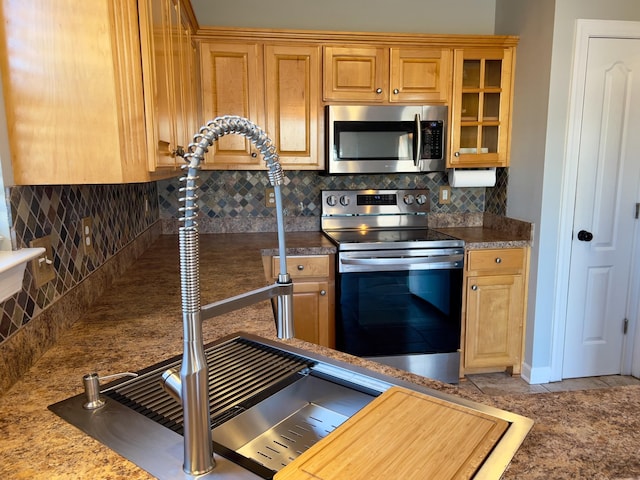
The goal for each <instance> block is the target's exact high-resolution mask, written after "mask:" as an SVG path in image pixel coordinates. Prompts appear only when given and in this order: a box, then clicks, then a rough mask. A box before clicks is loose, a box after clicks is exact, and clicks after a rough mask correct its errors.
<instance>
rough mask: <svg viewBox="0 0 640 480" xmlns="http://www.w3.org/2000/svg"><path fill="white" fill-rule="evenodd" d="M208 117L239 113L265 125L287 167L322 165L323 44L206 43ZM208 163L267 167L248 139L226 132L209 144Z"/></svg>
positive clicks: (204, 93)
mask: <svg viewBox="0 0 640 480" xmlns="http://www.w3.org/2000/svg"><path fill="white" fill-rule="evenodd" d="M200 61H201V71H202V111H203V114H204V116H205V119H206V120H207V121H208V120H211V119H213V118H215V117H217V116H221V115H239V116H241V117H245V118H248V119H249V120H251V121H253V122H254V123H256V124H257V125H258V126H260V127H261V128H263V129H264V130H265V131H266V132H267V134H268V135H269V137H270V138H271V139H272V141H273V142H274V144H275V146H276V148H277V150H278V154H279V156H280V163H281V165H282V167H283V168H285V169H286V168H295V169H298V170H303V169H307V170H311V169H321V168H323V166H324V156H323V153H322V138H323V132H322V128H323V124H322V109H321V105H320V87H319V85H320V47H318V46H313V45H279V44H268V43H253V42H249V43H235V42H233V43H225V42H219V41H215V39H211V38H207V39H206V40H205V41H202V42H201V44H200ZM203 168H205V169H207V168H209V169H238V170H256V169H264V168H265V166H264V161H263V159H262V157H261V155H260V154H259V152H258V151H257V149H256V148H255V146H254V145H252V144H251V143H250V142H249V141H248V140H247V139H245V138H244V137H240V136H237V135H231V136H226V137H222V138H221V139H220V140H219V141H218V142H216V144H215V145H214V146H213V147H212V148H210V149H209V153H208V154H207V157H206V159H205V162H204V164H203Z"/></svg>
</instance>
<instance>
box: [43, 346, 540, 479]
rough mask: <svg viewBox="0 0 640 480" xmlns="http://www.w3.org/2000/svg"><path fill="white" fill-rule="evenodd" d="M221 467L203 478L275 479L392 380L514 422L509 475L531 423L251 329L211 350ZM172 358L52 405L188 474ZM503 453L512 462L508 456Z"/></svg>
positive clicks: (129, 453)
mask: <svg viewBox="0 0 640 480" xmlns="http://www.w3.org/2000/svg"><path fill="white" fill-rule="evenodd" d="M206 356H207V360H208V362H209V372H210V373H209V379H210V385H209V396H210V411H211V418H212V425H211V428H212V432H213V442H214V452H215V458H216V468H215V469H214V471H213V472H212V473H210V474H208V475H204V476H201V477H198V478H209V477H211V478H217V479H226V478H229V479H231V478H233V479H245V478H246V479H259V478H272V477H273V475H275V473H277V472H278V471H279V470H280V469H281V468H283V467H284V466H286V465H287V464H288V463H290V462H291V461H293V460H295V459H296V458H297V457H298V456H299V455H300V454H302V453H303V452H304V451H306V450H307V449H308V448H310V447H312V446H313V445H314V444H315V443H316V442H318V441H319V440H320V439H322V438H324V437H325V436H327V435H329V434H330V433H331V432H332V431H333V430H334V429H336V428H337V427H338V426H340V425H341V424H342V423H343V422H345V421H346V420H347V419H349V418H350V417H351V416H353V415H354V414H355V413H356V412H358V411H360V410H361V409H362V408H364V407H365V406H366V405H368V404H369V403H370V402H372V401H373V400H374V399H375V398H376V397H377V396H379V395H380V394H382V393H383V392H385V391H386V390H388V389H389V388H391V387H392V386H394V385H395V386H402V387H405V388H409V389H412V390H415V391H420V392H422V393H428V394H430V395H433V396H434V397H438V398H441V399H446V400H447V401H451V402H453V403H457V404H460V405H463V404H464V405H465V406H467V407H471V408H476V409H478V410H479V411H480V410H482V411H483V412H484V413H489V414H491V415H494V416H496V417H500V418H503V419H505V420H507V421H508V422H509V424H510V427H509V428H508V430H507V431H506V433H505V434H504V435H503V438H502V439H501V441H500V443H498V444H497V445H496V447H495V448H494V450H493V452H492V453H491V455H489V457H487V459H486V460H485V463H488V464H489V466H490V467H491V470H492V471H495V468H496V466H497V467H498V470H500V471H503V470H504V468H506V466H507V465H508V462H509V461H510V459H511V457H512V456H513V454H514V453H515V451H516V450H517V448H518V447H519V445H520V443H521V442H522V440H523V439H524V437H525V436H526V434H527V432H528V431H529V429H530V428H531V424H532V422H531V421H530V420H528V419H526V418H524V417H520V416H518V415H514V414H511V413H509V412H504V411H502V410H497V409H494V408H491V407H486V406H482V405H478V404H475V403H473V402H468V401H465V400H462V399H458V398H455V397H451V396H447V395H445V394H442V393H441V392H436V391H432V390H428V389H424V388H421V387H418V386H417V385H413V384H409V383H407V382H403V381H400V380H397V379H394V378H391V377H387V376H384V375H380V374H377V373H375V372H371V371H368V370H365V369H361V368H358V367H354V366H351V365H348V364H345V363H342V362H338V361H335V360H332V359H329V358H326V357H322V356H319V355H311V354H309V353H308V352H305V351H302V350H298V349H295V348H292V347H288V346H287V347H286V349H285V348H283V345H282V344H279V343H276V342H270V341H268V340H265V339H262V338H260V337H256V336H253V335H248V334H238V335H232V336H230V337H226V338H224V339H221V340H219V341H217V342H214V343H213V344H211V345H208V346H207V348H206ZM180 361H181V358H180V357H175V358H172V359H169V360H167V361H165V362H161V363H159V364H157V365H154V366H152V367H149V368H146V369H144V370H142V371H141V372H139V376H138V377H137V378H135V379H121V380H117V381H115V382H112V383H110V384H107V385H104V386H103V387H101V397H102V399H103V400H105V404H104V406H103V407H101V408H98V409H95V410H87V409H85V408H83V404H84V403H85V401H86V399H85V396H84V395H77V396H75V397H71V398H69V399H66V400H64V401H62V402H58V403H56V404H53V405H50V406H49V409H50V410H51V411H53V412H54V413H56V414H57V415H59V416H60V417H62V418H63V419H65V420H66V421H68V422H69V423H71V424H73V425H75V426H76V427H78V428H79V429H81V430H82V431H84V432H85V433H87V434H88V435H90V436H92V437H93V438H95V439H97V440H98V441H100V442H101V443H103V444H105V445H106V446H108V447H109V448H111V449H112V450H114V451H116V452H118V453H119V454H121V455H122V456H124V457H125V458H127V459H129V460H130V461H132V462H133V463H135V464H136V465H138V466H139V467H141V468H142V469H144V470H146V471H147V472H149V473H150V474H152V475H153V476H155V477H157V478H160V479H173V478H179V479H184V478H191V477H189V476H188V475H187V474H185V473H184V472H183V470H182V460H183V439H182V436H181V435H182V408H181V406H180V405H179V404H178V403H177V402H176V401H175V400H174V399H173V398H171V397H170V396H169V394H167V393H166V392H165V391H164V390H162V388H161V386H160V378H161V375H162V373H163V372H164V371H165V370H166V369H168V368H172V367H175V366H177V365H179V364H180ZM505 459H506V460H505Z"/></svg>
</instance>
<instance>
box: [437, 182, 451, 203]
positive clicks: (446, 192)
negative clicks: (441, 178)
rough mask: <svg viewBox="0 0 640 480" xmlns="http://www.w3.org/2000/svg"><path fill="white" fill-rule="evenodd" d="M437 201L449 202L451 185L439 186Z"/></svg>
mask: <svg viewBox="0 0 640 480" xmlns="http://www.w3.org/2000/svg"><path fill="white" fill-rule="evenodd" d="M438 203H440V204H447V203H451V187H448V186H442V187H440V193H439V194H438Z"/></svg>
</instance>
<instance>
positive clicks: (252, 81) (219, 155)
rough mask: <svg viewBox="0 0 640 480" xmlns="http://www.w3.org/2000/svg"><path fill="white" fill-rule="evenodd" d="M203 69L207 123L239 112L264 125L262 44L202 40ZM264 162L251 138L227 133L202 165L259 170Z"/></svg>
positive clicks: (207, 155)
mask: <svg viewBox="0 0 640 480" xmlns="http://www.w3.org/2000/svg"><path fill="white" fill-rule="evenodd" d="M200 71H201V76H202V115H203V117H204V122H205V123H206V122H208V121H210V120H213V119H214V118H216V117H218V116H221V115H238V116H240V117H244V118H247V119H249V120H251V121H252V122H254V123H256V124H257V125H259V126H260V127H262V128H264V76H263V68H262V46H261V45H258V44H256V43H247V44H239V43H231V44H226V43H219V42H209V41H207V42H201V44H200ZM261 163H262V159H261V158H259V153H258V151H257V149H256V148H255V147H254V146H253V145H252V144H251V142H250V141H249V140H247V139H246V138H245V137H242V136H240V135H227V136H224V137H222V138H220V139H219V140H218V141H217V142H216V143H215V144H214V145H213V146H212V147H211V148H209V152H208V153H207V154H206V156H205V160H204V162H203V165H202V168H205V169H238V170H256V169H259V168H260V167H261Z"/></svg>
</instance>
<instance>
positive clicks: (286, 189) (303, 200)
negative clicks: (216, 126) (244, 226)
mask: <svg viewBox="0 0 640 480" xmlns="http://www.w3.org/2000/svg"><path fill="white" fill-rule="evenodd" d="M507 171H508V170H507V169H498V173H497V181H496V186H495V187H493V188H486V189H485V188H453V189H452V191H451V203H450V204H446V205H440V204H438V192H439V187H440V186H442V185H448V178H447V174H446V172H434V173H428V174H395V175H357V176H351V175H346V176H327V175H323V174H321V173H318V172H309V171H285V184H284V186H283V187H282V198H283V205H284V209H285V215H286V216H287V217H312V218H313V217H316V218H317V217H319V216H320V214H321V204H320V203H321V202H320V199H321V192H322V190H337V189H362V188H378V189H384V188H427V189H429V190H430V191H431V211H432V212H434V213H461V212H485V211H486V212H488V213H494V214H496V215H504V214H505V212H506V197H507V194H506V189H507V179H508V178H507V175H508V174H507ZM200 185H201V188H200V192H199V196H200V200H201V202H200V216H201V217H202V218H204V219H208V220H212V221H215V220H223V219H242V218H252V219H260V218H264V217H275V211H274V209H273V208H270V207H267V206H266V205H265V191H266V188H267V187H268V186H269V180H268V178H267V175H266V173H265V172H263V171H201V172H200ZM179 188H180V184H179V182H178V181H177V180H165V181H161V182H158V202H159V205H160V218H161V219H164V220H171V219H173V220H175V219H177V218H178V217H179V216H180V215H179V212H178V208H179V206H180V205H179V202H178V198H179V194H178V189H179ZM173 223H174V224H175V225H177V220H176V221H175V222H173Z"/></svg>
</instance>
